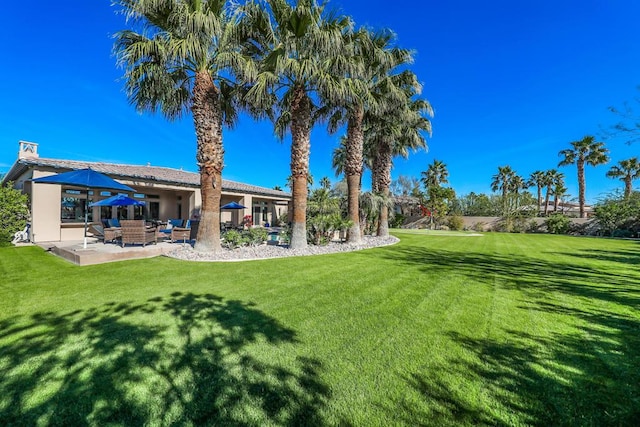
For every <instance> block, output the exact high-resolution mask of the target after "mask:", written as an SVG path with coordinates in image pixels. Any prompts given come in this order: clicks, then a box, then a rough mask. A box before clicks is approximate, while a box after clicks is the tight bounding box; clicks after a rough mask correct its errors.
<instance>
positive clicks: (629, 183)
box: [624, 174, 633, 200]
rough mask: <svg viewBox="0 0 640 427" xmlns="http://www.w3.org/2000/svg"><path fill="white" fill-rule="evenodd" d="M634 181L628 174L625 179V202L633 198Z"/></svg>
mask: <svg viewBox="0 0 640 427" xmlns="http://www.w3.org/2000/svg"><path fill="white" fill-rule="evenodd" d="M632 181H633V178H632V177H631V175H629V174H627V176H625V177H624V198H625V200H628V199H629V197H630V196H631V192H632V191H633V185H632Z"/></svg>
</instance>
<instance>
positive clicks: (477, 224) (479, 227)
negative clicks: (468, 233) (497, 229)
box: [471, 221, 486, 231]
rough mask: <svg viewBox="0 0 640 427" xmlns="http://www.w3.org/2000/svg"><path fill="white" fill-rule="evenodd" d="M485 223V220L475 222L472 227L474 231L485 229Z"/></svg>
mask: <svg viewBox="0 0 640 427" xmlns="http://www.w3.org/2000/svg"><path fill="white" fill-rule="evenodd" d="M485 225H486V224H485V223H484V222H482V221H479V222H474V223H473V225H472V226H471V229H472V230H473V231H484V226H485Z"/></svg>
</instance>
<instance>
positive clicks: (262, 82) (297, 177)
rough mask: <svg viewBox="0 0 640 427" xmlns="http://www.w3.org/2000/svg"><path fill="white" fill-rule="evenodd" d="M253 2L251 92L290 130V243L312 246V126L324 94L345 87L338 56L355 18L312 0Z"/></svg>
mask: <svg viewBox="0 0 640 427" xmlns="http://www.w3.org/2000/svg"><path fill="white" fill-rule="evenodd" d="M264 4H267V5H268V6H269V10H266V9H265V8H264V7H263V3H258V2H248V3H247V4H245V5H244V6H243V11H244V14H245V16H247V17H248V18H247V19H248V20H249V21H250V22H253V23H254V26H255V27H259V28H260V30H261V31H260V33H261V34H260V35H259V43H255V45H254V46H255V48H256V49H257V50H258V51H259V52H258V56H259V58H260V62H259V65H258V72H257V75H256V76H255V79H254V84H253V86H252V87H251V88H250V89H249V91H248V92H247V95H246V98H245V99H246V100H247V102H248V103H249V104H250V105H251V106H252V110H253V111H254V113H256V114H257V115H262V116H268V117H272V118H273V120H274V128H275V132H276V134H277V135H278V136H279V137H280V139H284V137H285V135H286V133H287V132H288V131H290V133H291V176H292V180H293V186H292V196H293V202H292V208H293V209H292V211H293V212H292V229H291V244H290V248H291V249H297V248H304V247H306V246H307V230H306V210H307V195H308V189H307V180H308V176H309V151H310V146H311V129H312V128H313V125H314V123H315V121H316V119H317V118H318V116H317V114H316V113H317V112H318V111H319V110H320V107H321V105H317V104H316V102H317V101H322V99H323V96H327V95H333V96H335V97H339V95H340V92H341V91H344V85H342V84H341V83H340V81H339V79H336V78H335V76H336V75H341V74H340V72H339V70H338V69H337V67H336V63H339V62H337V61H334V59H335V58H336V57H337V56H339V55H340V54H342V53H343V47H344V37H343V36H344V32H345V31H347V30H348V29H350V27H351V21H350V20H349V19H348V18H347V17H344V16H335V15H333V14H328V13H325V7H324V5H319V4H318V3H317V2H316V1H313V0H298V1H297V2H296V3H295V5H291V4H289V2H288V1H286V0H266V1H265V2H264Z"/></svg>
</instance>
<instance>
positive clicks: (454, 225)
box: [447, 215, 464, 231]
mask: <svg viewBox="0 0 640 427" xmlns="http://www.w3.org/2000/svg"><path fill="white" fill-rule="evenodd" d="M447 227H449V230H455V231H460V230H462V228H463V227H464V220H463V219H462V217H461V216H460V215H452V216H450V217H449V218H447Z"/></svg>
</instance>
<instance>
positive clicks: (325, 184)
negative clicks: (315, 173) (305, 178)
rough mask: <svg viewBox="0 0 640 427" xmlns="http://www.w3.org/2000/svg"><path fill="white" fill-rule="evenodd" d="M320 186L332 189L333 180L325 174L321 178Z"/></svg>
mask: <svg viewBox="0 0 640 427" xmlns="http://www.w3.org/2000/svg"><path fill="white" fill-rule="evenodd" d="M320 188H324V189H325V190H330V189H331V180H330V179H329V177H328V176H323V177H322V178H320Z"/></svg>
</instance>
